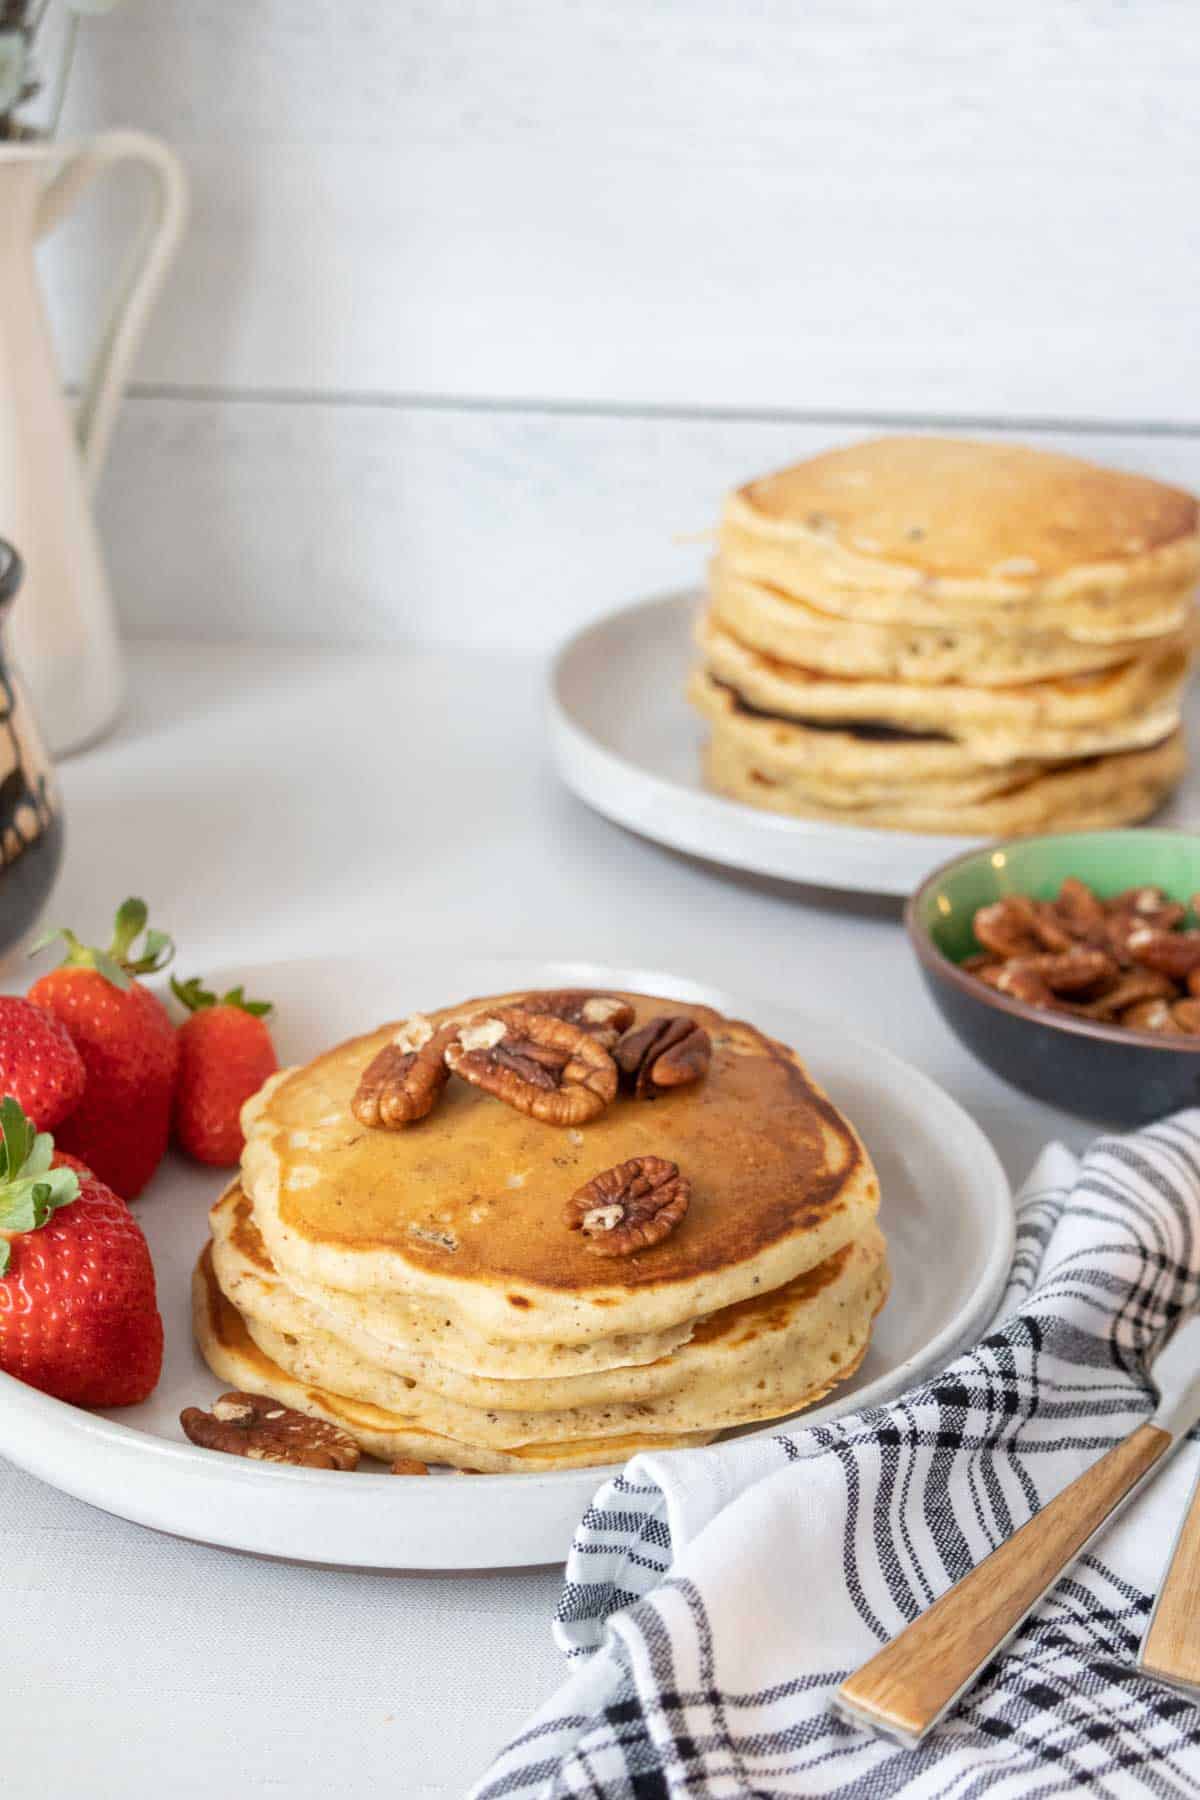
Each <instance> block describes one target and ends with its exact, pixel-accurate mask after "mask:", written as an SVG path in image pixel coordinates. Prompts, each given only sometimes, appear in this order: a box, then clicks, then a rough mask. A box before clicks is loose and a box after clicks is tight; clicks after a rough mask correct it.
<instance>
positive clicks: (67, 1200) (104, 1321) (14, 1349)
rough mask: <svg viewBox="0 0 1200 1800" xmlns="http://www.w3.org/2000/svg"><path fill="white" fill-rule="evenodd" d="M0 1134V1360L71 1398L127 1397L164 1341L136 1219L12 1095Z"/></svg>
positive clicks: (3, 1105) (141, 1392) (147, 1381)
mask: <svg viewBox="0 0 1200 1800" xmlns="http://www.w3.org/2000/svg"><path fill="white" fill-rule="evenodd" d="M0 1133H2V1139H0V1369H3V1370H4V1371H5V1373H6V1374H8V1375H15V1376H16V1377H17V1379H18V1381H24V1382H27V1383H28V1384H29V1386H30V1387H35V1388H40V1389H41V1391H42V1393H44V1394H53V1395H54V1397H55V1398H56V1399H58V1400H69V1401H71V1402H73V1403H74V1405H76V1406H135V1405H136V1404H137V1403H138V1401H139V1400H145V1399H146V1397H147V1395H149V1394H150V1393H151V1392H152V1391H153V1389H154V1386H155V1384H156V1383H157V1381H158V1377H159V1373H160V1371H161V1369H162V1352H163V1328H162V1320H161V1319H160V1318H159V1315H158V1305H157V1301H156V1298H155V1291H154V1265H153V1264H152V1263H151V1261H150V1251H149V1249H148V1248H147V1246H146V1240H145V1238H144V1237H143V1236H142V1233H141V1230H140V1229H139V1227H138V1223H137V1220H136V1219H135V1218H134V1216H133V1214H132V1213H131V1212H130V1210H129V1208H128V1207H127V1206H126V1204H125V1202H124V1201H123V1200H118V1198H117V1196H116V1195H115V1194H114V1193H113V1192H112V1190H111V1189H110V1188H107V1187H105V1185H104V1183H103V1182H102V1181H98V1180H97V1179H96V1177H95V1176H94V1175H93V1174H92V1172H91V1170H90V1169H88V1168H87V1167H85V1165H84V1164H83V1163H81V1162H78V1161H77V1160H76V1159H75V1158H74V1157H73V1156H63V1155H61V1154H59V1153H56V1152H55V1150H54V1140H53V1138H51V1137H50V1136H49V1135H48V1133H46V1132H37V1133H35V1132H34V1129H33V1126H32V1124H31V1123H30V1121H29V1120H28V1119H27V1118H26V1116H25V1114H24V1112H23V1111H22V1110H21V1107H20V1106H19V1104H18V1103H17V1101H16V1100H14V1099H13V1098H12V1096H11V1095H9V1096H8V1097H6V1098H5V1099H4V1100H2V1101H0Z"/></svg>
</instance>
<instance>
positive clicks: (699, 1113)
mask: <svg viewBox="0 0 1200 1800" xmlns="http://www.w3.org/2000/svg"><path fill="white" fill-rule="evenodd" d="M520 997H521V996H520V995H507V996H495V997H492V998H490V999H483V1000H476V1001H471V1002H469V1003H464V1004H462V1005H460V1006H458V1007H455V1008H447V1009H444V1010H443V1011H441V1012H438V1013H433V1014H430V1015H429V1016H430V1018H431V1020H432V1022H433V1024H434V1025H435V1026H437V1025H439V1024H441V1023H442V1022H444V1021H447V1020H450V1019H453V1018H459V1017H462V1016H464V1015H474V1014H486V1013H487V1012H488V1010H489V1008H491V1009H494V1008H496V1007H499V1006H503V1005H504V1004H508V1003H511V1002H513V1001H514V1000H516V999H519V998H520ZM624 997H625V998H627V999H628V1001H629V1003H630V1005H631V1006H632V1007H633V1008H634V1011H635V1015H636V1020H637V1022H638V1023H644V1022H646V1021H648V1020H649V1019H651V1018H653V1017H655V1016H656V1015H658V1014H661V1013H663V1012H671V1013H678V1014H682V1015H686V1016H687V1017H689V1018H691V1019H694V1020H695V1021H697V1022H698V1023H700V1024H702V1025H703V1026H705V1028H706V1029H707V1030H708V1031H709V1033H710V1034H711V1037H712V1045H713V1054H712V1064H711V1067H710V1069H709V1072H708V1074H707V1076H706V1078H705V1079H704V1080H703V1081H701V1082H699V1083H698V1084H696V1085H695V1086H691V1087H686V1088H677V1089H675V1090H673V1091H671V1092H668V1093H664V1094H662V1095H660V1096H659V1097H657V1098H656V1099H654V1100H653V1101H641V1102H632V1101H627V1100H626V1101H618V1102H617V1103H616V1104H614V1105H612V1106H609V1107H608V1108H607V1110H606V1111H605V1112H603V1113H602V1114H601V1115H600V1116H599V1117H598V1118H596V1119H595V1120H594V1121H593V1122H591V1123H590V1124H588V1125H586V1126H584V1127H583V1128H582V1129H580V1130H573V1131H572V1130H562V1129H557V1128H555V1127H553V1126H548V1125H545V1124H542V1123H540V1122H539V1121H537V1120H536V1119H533V1118H530V1117H528V1116H527V1115H525V1114H524V1113H521V1112H518V1111H516V1110H514V1109H513V1108H511V1107H508V1106H505V1105H504V1104H503V1103H502V1102H499V1101H497V1100H495V1099H492V1098H490V1097H489V1096H488V1095H486V1094H484V1093H483V1092H481V1091H480V1090H479V1089H477V1088H474V1087H470V1086H468V1085H466V1084H465V1083H463V1082H460V1081H451V1082H450V1084H449V1086H448V1087H447V1088H446V1090H445V1093H444V1095H443V1097H442V1100H441V1102H440V1104H439V1105H438V1106H437V1108H436V1109H435V1110H434V1112H433V1113H432V1114H431V1115H430V1116H429V1117H428V1118H426V1119H423V1120H422V1121H421V1122H420V1123H419V1124H417V1125H414V1126H410V1127H409V1128H408V1129H406V1130H402V1131H383V1130H371V1129H367V1128H364V1127H363V1126H361V1125H360V1124H359V1123H358V1122H357V1120H356V1119H355V1118H354V1117H353V1115H352V1113H351V1111H350V1102H351V1099H352V1096H353V1094H354V1091H355V1088H356V1086H357V1084H358V1080H359V1077H360V1075H361V1074H362V1071H363V1070H364V1068H365V1067H366V1066H367V1064H368V1063H369V1062H370V1061H371V1060H372V1059H373V1057H374V1056H375V1055H376V1053H377V1052H378V1051H379V1050H380V1049H381V1048H382V1047H383V1046H384V1045H385V1044H387V1043H389V1042H390V1041H391V1040H392V1038H393V1036H394V1034H395V1032H396V1029H397V1027H396V1026H395V1025H387V1026H382V1027H380V1028H379V1029H378V1030H377V1031H374V1032H371V1033H370V1034H368V1035H367V1036H364V1037H360V1038H355V1039H352V1040H350V1041H349V1042H348V1043H345V1044H342V1045H339V1046H338V1047H337V1048H336V1049H333V1050H331V1051H329V1052H327V1053H326V1054H325V1055H323V1056H319V1057H317V1058H316V1059H315V1060H314V1061H313V1062H312V1063H310V1064H308V1065H307V1066H306V1067H304V1068H302V1069H293V1070H284V1071H281V1072H280V1074H279V1075H278V1076H276V1077H274V1078H273V1079H272V1080H271V1081H270V1082H269V1083H268V1084H267V1086H266V1087H265V1088H264V1089H263V1090H262V1092H261V1094H260V1095H258V1096H257V1097H256V1098H255V1100H254V1101H252V1102H250V1103H249V1104H248V1105H247V1107H246V1109H245V1111H244V1113H243V1123H244V1126H245V1129H246V1135H247V1142H246V1150H245V1155H244V1158H243V1168H242V1179H243V1184H244V1186H245V1187H246V1189H247V1191H248V1192H249V1194H250V1195H251V1198H252V1199H253V1202H254V1216H255V1219H256V1222H257V1224H258V1227H259V1230H260V1231H261V1233H262V1236H263V1239H264V1241H265V1243H266V1246H267V1249H268V1250H269V1252H270V1256H271V1259H272V1261H273V1262H274V1264H275V1266H276V1268H277V1270H278V1271H279V1274H280V1276H281V1277H282V1278H283V1279H284V1280H285V1281H286V1282H287V1283H288V1285H289V1286H294V1287H296V1288H297V1289H300V1290H301V1291H302V1290H303V1286H304V1284H306V1283H308V1284H313V1285H315V1286H316V1287H317V1288H318V1289H320V1290H325V1289H330V1288H335V1289H342V1290H349V1291H351V1292H355V1293H362V1292H364V1291H366V1292H372V1293H382V1294H391V1295H395V1294H399V1295H402V1296H411V1295H416V1296H418V1297H422V1298H424V1299H426V1300H436V1303H437V1305H438V1306H439V1307H443V1308H444V1309H445V1311H444V1315H443V1316H444V1317H445V1318H446V1319H447V1320H450V1321H452V1322H453V1323H454V1326H455V1328H456V1329H457V1328H458V1326H459V1324H460V1323H464V1322H465V1325H466V1327H467V1328H468V1329H469V1330H470V1331H471V1332H473V1333H474V1335H475V1336H476V1337H482V1338H492V1339H510V1340H518V1341H525V1342H529V1341H533V1342H536V1343H540V1344H551V1345H555V1346H561V1345H564V1344H575V1343H583V1344H586V1343H588V1342H589V1341H591V1340H592V1339H594V1338H595V1337H597V1336H607V1335H612V1334H614V1333H615V1334H624V1333H635V1334H641V1333H647V1332H655V1333H657V1332H661V1331H664V1330H667V1329H670V1328H671V1327H673V1326H678V1325H680V1324H683V1323H685V1322H690V1321H693V1320H695V1319H697V1318H698V1317H700V1316H702V1315H704V1314H707V1313H710V1312H714V1311H716V1310H717V1309H718V1308H720V1307H723V1306H728V1305H731V1304H733V1303H734V1302H735V1301H738V1300H742V1299H745V1298H746V1297H748V1296H749V1295H751V1294H753V1293H755V1292H756V1291H759V1290H763V1291H766V1290H769V1289H771V1288H775V1287H779V1286H781V1285H782V1284H783V1283H784V1282H786V1281H790V1280H791V1279H792V1278H793V1277H794V1276H796V1275H799V1274H802V1273H803V1272H804V1271H805V1270H807V1269H811V1268H813V1267H815V1266H816V1265H817V1264H818V1263H821V1262H824V1261H825V1260H826V1258H828V1257H830V1256H832V1255H833V1254H834V1253H835V1252H836V1251H837V1250H840V1249H841V1248H842V1247H843V1245H845V1244H848V1243H851V1242H853V1241H854V1240H855V1239H857V1238H861V1237H862V1235H863V1233H864V1232H865V1230H866V1228H867V1226H868V1225H869V1224H870V1223H871V1221H872V1219H873V1218H874V1216H875V1212H876V1209H877V1207H878V1200H879V1186H878V1181H877V1178H876V1176H875V1172H874V1170H873V1168H872V1166H871V1162H870V1158H869V1157H868V1155H867V1153H866V1150H865V1149H864V1147H863V1145H862V1143H861V1142H860V1140H859V1138H858V1135H857V1133H856V1132H855V1131H854V1129H853V1127H852V1126H851V1125H850V1124H849V1122H848V1121H847V1120H846V1119H845V1118H843V1116H842V1115H841V1114H840V1113H839V1112H838V1110H837V1108H836V1107H835V1106H834V1105H833V1104H832V1102H831V1101H830V1100H829V1099H828V1097H827V1096H826V1095H825V1094H824V1093H823V1092H822V1090H821V1089H820V1087H819V1086H818V1085H817V1084H816V1083H815V1082H814V1081H813V1079H812V1078H811V1077H810V1076H809V1075H808V1074H807V1072H806V1070H805V1069H804V1066H803V1064H802V1063H801V1062H800V1060H799V1058H798V1057H796V1056H795V1054H794V1053H793V1052H792V1051H790V1050H788V1049H786V1048H785V1047H784V1046H782V1045H780V1044H776V1043H774V1042H772V1040H771V1039H769V1038H767V1037H765V1036H764V1035H763V1034H762V1033H761V1032H759V1031H757V1030H755V1028H754V1027H753V1026H751V1025H746V1024H741V1023H736V1022H733V1021H730V1020H726V1019H724V1018H722V1016H721V1015H720V1014H719V1013H716V1012H714V1011H712V1010H711V1009H709V1008H707V1007H702V1006H694V1005H688V1004H685V1003H682V1002H678V1001H673V1000H672V1001H666V1000H662V999H655V998H653V997H650V996H645V995H635V994H630V995H627V996H624ZM642 1155H655V1156H659V1157H666V1158H668V1159H669V1160H671V1161H673V1162H676V1163H678V1164H679V1166H680V1168H681V1169H682V1170H683V1171H684V1173H685V1174H686V1175H687V1176H688V1177H689V1179H690V1180H691V1183H692V1200H691V1205H690V1208H689V1210H688V1212H687V1215H686V1217H685V1218H684V1219H683V1221H682V1223H681V1224H680V1225H679V1227H678V1228H677V1229H676V1230H675V1231H673V1232H672V1233H671V1235H670V1236H669V1237H667V1238H665V1239H664V1240H663V1241H662V1242H661V1243H658V1244H656V1245H654V1246H653V1247H652V1248H650V1249H648V1250H644V1251H641V1252H640V1253H639V1254H637V1255H635V1256H627V1257H622V1258H612V1259H608V1258H602V1257H598V1256H596V1255H594V1254H592V1253H591V1252H590V1251H589V1250H588V1248H587V1247H586V1244H585V1243H583V1242H582V1241H581V1236H580V1234H579V1233H578V1232H572V1231H570V1230H568V1229H566V1227H565V1225H564V1222H563V1217H562V1214H563V1208H564V1206H565V1205H566V1203H567V1201H568V1199H569V1198H570V1197H571V1195H572V1194H573V1193H574V1192H575V1191H576V1190H577V1189H578V1188H579V1187H580V1186H581V1185H583V1183H585V1182H586V1181H588V1180H590V1179H591V1178H592V1177H593V1176H594V1175H595V1174H597V1173H598V1172H600V1171H602V1170H604V1169H608V1168H611V1167H613V1166H614V1165H616V1164H618V1163H621V1162H624V1161H625V1160H627V1159H628V1158H630V1157H635V1156H642Z"/></svg>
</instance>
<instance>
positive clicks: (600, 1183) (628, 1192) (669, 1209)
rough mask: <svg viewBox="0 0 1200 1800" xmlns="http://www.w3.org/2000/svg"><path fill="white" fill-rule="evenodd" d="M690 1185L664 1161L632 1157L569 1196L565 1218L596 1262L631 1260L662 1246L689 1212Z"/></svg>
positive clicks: (670, 1163)
mask: <svg viewBox="0 0 1200 1800" xmlns="http://www.w3.org/2000/svg"><path fill="white" fill-rule="evenodd" d="M691 1197H692V1185H691V1182H690V1181H689V1180H688V1179H687V1176H686V1175H681V1174H680V1173H679V1165H678V1164H677V1163H673V1162H668V1161H667V1160H666V1158H665V1157H663V1156H634V1157H631V1158H630V1159H629V1161H628V1162H623V1163H618V1164H617V1165H616V1167H615V1168H612V1169H605V1170H604V1171H603V1173H602V1174H600V1175H594V1176H593V1177H592V1179H591V1180H590V1181H589V1182H587V1183H586V1184H585V1185H584V1186H583V1187H581V1188H580V1189H579V1190H578V1192H577V1193H574V1194H572V1196H571V1198H570V1200H568V1202H567V1205H566V1208H565V1211H564V1213H563V1218H564V1219H565V1221H566V1224H567V1226H568V1228H569V1229H570V1230H571V1231H579V1232H582V1234H583V1236H584V1238H585V1239H586V1241H587V1247H588V1249H589V1250H592V1251H594V1252H595V1254H596V1255H597V1256H633V1255H635V1254H636V1252H637V1251H639V1250H649V1249H650V1248H651V1246H652V1245H654V1244H661V1242H662V1240H663V1239H664V1238H665V1237H667V1236H668V1235H669V1234H670V1233H671V1232H672V1231H674V1229H675V1227H676V1226H677V1225H678V1224H679V1221H680V1220H681V1219H682V1218H683V1216H684V1214H685V1213H686V1212H687V1209H688V1202H689V1201H690V1200H691Z"/></svg>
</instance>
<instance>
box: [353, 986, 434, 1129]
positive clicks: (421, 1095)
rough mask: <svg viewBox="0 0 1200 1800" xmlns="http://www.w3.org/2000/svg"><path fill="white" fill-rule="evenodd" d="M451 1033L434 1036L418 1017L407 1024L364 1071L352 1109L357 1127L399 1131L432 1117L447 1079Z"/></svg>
mask: <svg viewBox="0 0 1200 1800" xmlns="http://www.w3.org/2000/svg"><path fill="white" fill-rule="evenodd" d="M450 1035H451V1033H450V1031H449V1030H448V1029H447V1028H443V1029H442V1030H441V1031H435V1030H434V1028H433V1026H432V1025H431V1024H430V1023H429V1020H428V1019H427V1018H425V1017H424V1015H423V1014H421V1013H415V1014H414V1015H413V1017H412V1018H411V1019H406V1020H405V1021H404V1024H403V1025H402V1026H401V1027H400V1029H399V1030H398V1031H397V1032H396V1035H395V1036H394V1037H393V1039H392V1041H391V1043H390V1044H385V1045H384V1046H383V1049H382V1050H381V1051H380V1052H379V1054H378V1055H377V1056H375V1057H373V1058H372V1060H371V1061H370V1062H369V1063H368V1064H367V1066H366V1068H365V1069H364V1070H363V1072H362V1076H361V1078H360V1080H359V1083H358V1087H357V1089H356V1091H355V1095H354V1098H353V1100H352V1101H351V1102H350V1110H351V1112H352V1113H353V1114H354V1116H355V1118H356V1119H357V1120H358V1122H359V1124H360V1125H372V1126H383V1127H385V1128H386V1129H388V1130H392V1131H395V1130H399V1129H400V1127H402V1126H404V1125H412V1124H415V1122H416V1121H417V1120H418V1119H424V1118H425V1117H427V1115H428V1114H429V1113H431V1112H432V1111H433V1109H434V1107H435V1106H436V1105H437V1103H438V1100H439V1098H440V1097H441V1092H442V1089H443V1088H444V1087H445V1085H446V1083H447V1081H448V1080H449V1079H450V1071H449V1069H447V1067H446V1060H445V1048H446V1042H447V1039H448V1038H449V1037H450Z"/></svg>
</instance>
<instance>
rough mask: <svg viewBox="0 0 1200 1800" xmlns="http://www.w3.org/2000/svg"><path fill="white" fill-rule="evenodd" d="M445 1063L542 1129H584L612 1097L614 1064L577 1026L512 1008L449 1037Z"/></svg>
mask: <svg viewBox="0 0 1200 1800" xmlns="http://www.w3.org/2000/svg"><path fill="white" fill-rule="evenodd" d="M445 1058H446V1063H447V1065H448V1066H449V1068H450V1069H452V1070H453V1072H454V1073H455V1074H456V1075H460V1076H461V1077H462V1079H463V1080H464V1081H469V1082H470V1083H471V1084H472V1086H473V1087H477V1088H482V1089H483V1091H484V1093H486V1094H492V1095H494V1096H495V1098H496V1099H497V1100H503V1101H504V1102H505V1103H506V1104H507V1105H508V1106H512V1107H515V1108H516V1110H517V1111H518V1112H523V1113H528V1114H530V1115H531V1117H533V1118H535V1119H542V1120H544V1121H545V1123H546V1124H548V1125H584V1124H586V1123H587V1121H588V1120H589V1119H594V1118H596V1116H597V1115H598V1114H599V1113H602V1112H603V1111H604V1109H605V1107H606V1106H607V1105H608V1104H609V1103H610V1101H612V1100H614V1099H615V1098H616V1093H617V1065H616V1063H614V1061H613V1059H612V1057H611V1056H610V1055H609V1053H608V1051H607V1050H606V1049H605V1048H604V1045H603V1044H601V1043H598V1042H597V1040H596V1039H595V1038H594V1037H591V1036H589V1034H588V1033H587V1032H586V1031H585V1030H583V1028H582V1027H581V1026H579V1025H572V1024H571V1023H570V1022H569V1021H568V1020H566V1019H558V1018H555V1017H554V1015H553V1014H551V1013H537V1012H529V1011H527V1010H526V1009H524V1008H522V1007H518V1006H513V1007H504V1008H502V1009H501V1010H500V1011H499V1012H496V1013H481V1014H479V1015H478V1016H477V1017H476V1018H474V1019H472V1020H470V1022H469V1023H468V1024H466V1025H460V1026H458V1027H457V1028H456V1029H455V1030H454V1031H453V1032H452V1033H451V1034H450V1039H449V1042H448V1043H447V1045H446V1050H445Z"/></svg>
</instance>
